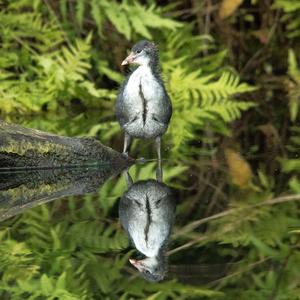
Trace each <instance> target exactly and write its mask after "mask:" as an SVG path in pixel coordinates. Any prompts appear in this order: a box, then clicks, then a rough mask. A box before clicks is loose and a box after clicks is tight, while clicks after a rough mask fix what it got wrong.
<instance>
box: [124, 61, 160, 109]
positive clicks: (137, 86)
mask: <svg viewBox="0 0 300 300" xmlns="http://www.w3.org/2000/svg"><path fill="white" fill-rule="evenodd" d="M163 92H164V91H163V88H162V86H161V84H160V83H159V82H158V81H157V80H156V78H155V77H154V75H153V74H152V72H151V69H150V68H148V67H144V66H141V67H139V68H138V69H137V70H135V71H134V72H133V73H132V74H131V76H130V78H129V80H128V83H127V85H126V87H125V90H124V99H125V105H130V106H131V109H132V108H134V110H136V111H140V112H142V110H143V109H144V107H145V105H147V110H148V111H149V112H150V113H151V112H152V113H154V112H155V111H156V110H159V107H160V106H161V104H162V98H163ZM145 102H146V103H145Z"/></svg>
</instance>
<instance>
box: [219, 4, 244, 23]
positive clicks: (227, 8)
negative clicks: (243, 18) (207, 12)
mask: <svg viewBox="0 0 300 300" xmlns="http://www.w3.org/2000/svg"><path fill="white" fill-rule="evenodd" d="M242 2H243V0H223V1H222V3H221V6H220V9H219V17H220V19H221V20H224V19H226V18H228V17H230V16H231V15H232V14H233V13H234V12H235V11H236V10H237V9H238V7H239V6H240V5H241V4H242Z"/></svg>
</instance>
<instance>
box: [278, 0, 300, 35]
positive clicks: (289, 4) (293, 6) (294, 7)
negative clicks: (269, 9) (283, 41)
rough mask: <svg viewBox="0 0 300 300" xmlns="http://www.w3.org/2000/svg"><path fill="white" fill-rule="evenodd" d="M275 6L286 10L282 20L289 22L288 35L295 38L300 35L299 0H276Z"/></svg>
mask: <svg viewBox="0 0 300 300" xmlns="http://www.w3.org/2000/svg"><path fill="white" fill-rule="evenodd" d="M274 7H275V8H281V9H283V11H284V13H285V14H284V15H283V17H282V21H283V22H285V23H287V30H288V37H289V38H295V37H299V36H300V21H299V16H300V3H299V1H297V0H275V3H274Z"/></svg>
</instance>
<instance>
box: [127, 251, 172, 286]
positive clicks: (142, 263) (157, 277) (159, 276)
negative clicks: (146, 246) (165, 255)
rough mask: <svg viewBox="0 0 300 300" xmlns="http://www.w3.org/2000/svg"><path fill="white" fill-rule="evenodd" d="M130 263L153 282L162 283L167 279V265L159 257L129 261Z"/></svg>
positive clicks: (146, 278)
mask: <svg viewBox="0 0 300 300" xmlns="http://www.w3.org/2000/svg"><path fill="white" fill-rule="evenodd" d="M129 261H130V263H131V264H132V265H133V266H134V267H135V268H137V269H138V271H139V272H140V273H141V275H142V277H143V278H144V279H145V280H147V281H151V282H157V281H161V280H163V279H164V278H165V276H166V272H167V264H166V261H165V260H164V259H158V258H157V257H147V258H145V259H142V260H136V259H132V258H130V259H129Z"/></svg>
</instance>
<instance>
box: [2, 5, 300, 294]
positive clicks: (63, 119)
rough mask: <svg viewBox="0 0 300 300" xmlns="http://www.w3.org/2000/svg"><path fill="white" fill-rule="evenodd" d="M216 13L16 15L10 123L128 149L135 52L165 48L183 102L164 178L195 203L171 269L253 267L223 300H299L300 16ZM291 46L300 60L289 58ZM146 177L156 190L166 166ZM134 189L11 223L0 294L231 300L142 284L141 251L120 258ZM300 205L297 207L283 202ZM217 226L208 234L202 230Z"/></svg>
mask: <svg viewBox="0 0 300 300" xmlns="http://www.w3.org/2000/svg"><path fill="white" fill-rule="evenodd" d="M163 2H166V3H167V1H163ZM208 2H211V1H207V3H206V2H204V1H202V2H201V1H199V3H197V1H192V3H193V4H192V5H191V4H183V3H184V2H182V4H179V6H175V5H170V6H169V7H155V6H153V5H150V6H144V5H141V4H138V3H137V2H136V1H133V2H124V3H122V4H120V3H117V2H112V1H110V2H108V1H105V0H99V1H94V0H92V1H83V0H76V1H68V0H62V1H59V5H57V3H58V2H55V1H45V2H44V1H39V0H37V1H28V0H25V1H24V0H16V1H11V3H10V4H9V5H8V6H7V5H4V4H1V5H2V6H3V7H4V9H2V10H1V12H0V36H1V43H2V45H1V49H0V53H1V58H0V70H1V71H0V78H1V82H0V99H1V100H0V111H1V116H2V117H4V118H5V119H6V120H11V121H14V122H18V123H22V124H23V125H26V126H29V127H35V128H39V129H42V130H45V131H50V132H55V133H59V134H64V135H70V136H74V135H77V136H82V135H95V136H97V137H99V138H100V139H101V141H103V142H106V143H108V144H110V145H112V146H113V147H114V148H118V149H121V143H122V140H121V134H120V132H119V127H118V124H117V123H116V122H115V119H114V101H115V95H116V88H117V86H118V84H119V83H120V81H121V80H122V79H123V75H121V74H120V69H119V64H120V62H121V61H122V59H123V58H124V56H125V54H126V50H127V49H128V48H129V47H130V45H132V43H133V42H134V41H136V40H137V39H140V38H153V39H155V41H157V42H158V43H159V47H160V50H161V59H162V68H163V77H164V80H165V82H166V87H167V89H168V91H169V93H170V95H171V98H172V101H173V106H174V115H173V118H172V122H171V125H170V129H169V131H168V133H167V135H166V136H165V137H164V145H167V146H166V149H165V154H164V156H165V157H168V158H169V159H170V161H166V162H165V163H164V166H165V175H166V176H165V177H166V180H167V182H168V183H169V184H171V185H173V186H176V187H177V188H179V189H180V199H181V201H180V203H179V206H178V218H177V220H178V221H177V228H176V229H175V232H174V237H175V238H176V239H175V240H174V242H173V244H172V245H171V246H172V247H171V248H173V250H172V249H171V252H172V251H173V254H172V256H171V259H170V263H173V262H174V263H181V262H186V263H191V262H195V264H196V263H202V262H206V263H207V262H208V263H215V262H221V263H222V262H228V261H240V262H241V264H240V265H239V267H238V268H237V270H236V275H235V276H232V277H230V276H228V278H225V279H223V280H222V281H219V282H216V283H215V286H217V288H216V289H215V290H221V291H222V292H224V295H223V296H222V297H221V298H222V299H234V298H237V295H238V297H239V298H241V299H254V298H255V299H267V298H270V299H273V298H274V299H275V298H276V297H277V296H278V298H280V299H297V297H298V295H299V278H300V277H299V271H298V270H299V269H300V268H299V255H298V254H297V251H296V250H297V246H298V238H297V234H298V231H297V228H298V227H299V224H298V223H297V219H298V213H297V205H296V203H294V202H293V201H289V202H285V201H287V200H293V199H297V197H298V196H297V194H299V191H300V183H299V176H298V173H299V170H300V166H299V164H300V163H299V161H300V160H299V157H298V152H299V146H300V142H299V134H300V133H299V130H298V129H297V126H296V123H295V124H294V126H293V127H291V124H290V122H296V121H297V119H298V118H299V114H298V106H299V101H298V100H299V99H298V98H299V97H297V96H298V94H299V93H298V91H299V82H298V81H299V80H298V79H299V78H298V77H299V76H298V75H299V72H300V71H299V67H298V66H299V64H297V53H298V51H297V49H299V35H298V32H299V26H298V25H299V24H298V23H299V22H298V19H299V18H298V17H299V4H298V1H297V0H276V1H274V2H275V5H274V9H273V10H270V9H269V7H267V8H266V7H264V5H263V4H262V3H263V2H264V1H257V4H254V5H253V7H252V6H250V7H248V6H247V5H246V4H245V5H242V6H241V9H240V10H239V11H236V12H235V13H234V12H232V13H234V15H233V16H231V17H230V18H229V19H228V20H223V21H220V20H219V19H218V9H219V8H220V7H219V6H218V5H217V4H215V5H214V6H210V4H209V3H208ZM212 2H214V1H212ZM223 2H225V1H223ZM227 2H230V1H227ZM254 2H255V1H254ZM260 2H261V3H260ZM278 8H283V9H284V11H285V13H283V12H281V11H280V10H278ZM164 15H168V16H177V20H176V21H175V17H174V18H171V17H169V18H167V17H163V16H164ZM262 16H264V17H262ZM186 18H188V20H189V21H190V20H192V21H195V24H187V23H186V22H185V20H186ZM257 19H259V20H260V19H261V22H258V21H257ZM208 20H210V21H211V27H209V26H210V25H209V22H208ZM285 24H288V25H287V26H288V34H287V36H285V32H284V30H283V28H284V27H283V26H284V25H285ZM209 28H210V29H209ZM241 28H242V29H241ZM209 32H210V33H212V34H213V35H214V36H216V40H217V43H215V42H214V41H213V40H212V38H211V36H209V35H207V33H209ZM287 40H288V41H289V42H287ZM287 45H288V46H287ZM288 47H293V48H294V49H295V50H294V51H292V50H290V51H289V54H288ZM224 49H226V50H224ZM298 59H299V57H298ZM288 64H289V66H288ZM233 67H235V68H236V69H237V70H238V71H235V70H234V69H233ZM239 74H240V75H239ZM287 74H288V75H289V76H287ZM240 78H242V80H241V79H240ZM282 78H284V80H282ZM246 81H248V82H251V83H252V84H253V86H257V87H261V88H260V90H258V91H255V92H253V93H252V94H249V93H248V92H252V91H254V88H253V86H252V85H250V84H246V83H245V82H246ZM245 92H247V93H245ZM288 101H289V104H290V106H289V109H290V115H289V113H288V110H287V107H286V103H288ZM254 105H255V107H254ZM250 108H252V109H251V110H249V109H250ZM247 110H248V111H247ZM244 111H247V112H246V113H245V114H243V117H241V116H242V115H241V114H242V112H244ZM235 120H238V121H237V122H236V123H234V122H233V121H235ZM285 145H287V146H285ZM149 148H150V147H149V144H148V143H141V142H137V143H134V145H133V153H134V154H135V155H136V156H140V155H142V156H144V157H152V156H153V151H151V150H149ZM224 153H225V155H223V154H224ZM223 156H224V159H223ZM223 161H226V164H224V163H223ZM175 162H176V168H174V167H173V165H174V163H175ZM148 168H149V169H148ZM227 170H229V171H227ZM240 170H245V171H244V172H241V171H240ZM280 170H282V171H283V172H281V171H280ZM134 172H135V170H134ZM137 173H138V178H139V179H143V178H147V177H148V176H149V174H154V170H153V165H151V164H150V165H149V167H148V166H144V167H143V169H141V170H140V171H139V170H137ZM240 177H244V178H240ZM184 187H189V189H185V188H184ZM124 190H125V183H124V182H123V180H122V179H120V180H117V181H116V180H114V181H110V182H108V183H107V184H105V186H104V187H103V188H102V190H101V191H100V192H99V195H96V196H86V197H85V198H84V201H82V200H80V199H70V200H67V201H57V202H56V203H53V204H51V205H47V206H42V207H40V208H37V209H34V210H32V211H28V212H26V213H25V214H24V215H22V216H20V217H17V218H16V219H15V220H10V221H7V222H6V223H5V224H3V226H2V231H1V240H2V243H1V246H0V252H1V253H0V254H1V255H0V263H1V266H2V268H1V274H2V279H3V280H2V281H1V284H0V287H1V288H0V290H1V293H2V294H1V297H2V298H3V299H5V297H6V298H9V296H8V295H12V298H13V297H14V298H15V299H21V298H22V299H26V297H27V296H26V295H28V294H30V295H32V299H38V297H44V298H46V299H51V297H58V298H59V299H92V298H95V299H99V298H104V297H108V298H109V299H115V298H121V297H123V298H122V299H129V298H130V297H136V298H145V297H146V296H147V295H152V298H151V299H166V298H167V295H169V296H170V297H171V298H176V299H184V298H192V297H194V298H199V297H200V296H199V295H203V297H204V296H205V295H207V296H212V298H216V295H215V294H213V292H209V291H207V290H204V289H201V288H199V287H198V288H194V287H192V288H191V287H189V286H186V285H180V284H177V283H174V282H166V283H164V284H154V285H149V284H147V283H144V282H143V281H142V280H139V279H135V280H133V281H130V282H129V283H128V280H127V272H128V269H127V268H125V269H123V267H124V266H125V265H126V263H127V258H128V256H129V255H124V253H122V254H120V253H119V250H120V249H123V248H124V247H127V246H128V241H127V239H126V237H125V235H124V234H123V232H122V231H121V230H120V227H119V225H118V223H117V221H116V220H112V221H111V220H110V219H109V216H110V213H114V211H115V205H116V200H117V198H118V197H119V196H120V195H121V194H122V192H123V191H124ZM288 193H293V194H295V196H293V197H294V198H291V199H289V198H282V197H283V196H284V195H285V194H288ZM273 198H275V200H276V199H279V200H278V202H280V201H282V202H284V204H276V201H273V202H272V201H269V200H270V199H273ZM268 201H269V202H268ZM218 214H220V215H218ZM209 216H213V217H211V219H208V220H207V222H209V223H208V224H209V225H208V226H205V225H204V222H205V220H202V221H199V222H198V223H197V220H199V219H201V218H205V217H209ZM193 222H196V223H193ZM207 222H206V223H207ZM206 223H205V224H206ZM192 225H193V226H192ZM197 225H198V226H197ZM180 226H182V228H180ZM297 226H298V227H297ZM181 245H184V247H186V248H185V249H184V250H182V251H180V249H179V248H177V250H176V247H180V246H181ZM200 246H201V247H200ZM174 248H175V249H174ZM176 251H178V252H176ZM115 252H117V253H115ZM121 270H123V271H121ZM287 270H288V271H289V272H287ZM121 272H124V274H125V273H126V276H123V273H121ZM297 286H298V288H297ZM160 290H161V291H160ZM212 290H213V289H212ZM210 293H212V294H210Z"/></svg>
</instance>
